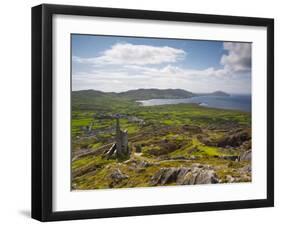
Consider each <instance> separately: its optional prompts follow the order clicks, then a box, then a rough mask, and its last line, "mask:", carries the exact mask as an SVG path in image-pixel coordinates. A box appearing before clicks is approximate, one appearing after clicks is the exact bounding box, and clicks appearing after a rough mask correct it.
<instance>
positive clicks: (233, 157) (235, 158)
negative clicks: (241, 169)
mask: <svg viewBox="0 0 281 226" xmlns="http://www.w3.org/2000/svg"><path fill="white" fill-rule="evenodd" d="M219 158H221V159H225V160H230V161H236V160H238V159H239V156H237V155H225V156H219Z"/></svg>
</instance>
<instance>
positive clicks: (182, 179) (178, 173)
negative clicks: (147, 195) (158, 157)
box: [151, 165, 219, 185]
mask: <svg viewBox="0 0 281 226" xmlns="http://www.w3.org/2000/svg"><path fill="white" fill-rule="evenodd" d="M218 182H219V180H218V178H217V176H216V174H215V172H214V170H212V169H209V168H208V167H207V168H204V166H201V165H200V167H197V166H195V167H191V168H188V167H180V168H175V167H170V168H161V169H160V170H159V171H158V172H157V173H156V174H155V175H154V176H153V177H152V179H151V184H152V185H165V184H169V183H176V184H179V185H193V184H214V183H218Z"/></svg>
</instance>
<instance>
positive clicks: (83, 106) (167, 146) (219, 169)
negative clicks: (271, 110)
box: [71, 91, 251, 190]
mask: <svg viewBox="0 0 281 226" xmlns="http://www.w3.org/2000/svg"><path fill="white" fill-rule="evenodd" d="M116 115H118V118H119V123H120V127H121V130H127V132H128V150H129V154H128V155H126V156H122V157H119V158H116V157H110V156H108V155H106V152H107V151H108V150H109V149H110V147H111V146H112V144H114V142H115V139H116V118H115V116H116ZM71 128H72V189H74V190H87V189H105V188H126V187H148V186H163V185H192V184H209V183H236V182H237V183H238V182H250V181H251V114H250V113H246V112H240V111H235V110H221V109H213V108H206V107H200V106H199V105H196V104H176V105H161V106H150V107H144V106H140V105H139V104H137V103H136V102H135V98H130V97H128V96H126V95H124V96H122V97H120V96H119V97H116V95H115V94H110V93H109V94H106V95H105V94H104V93H102V92H97V91H84V92H73V94H72V121H71Z"/></svg>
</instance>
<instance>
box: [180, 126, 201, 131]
mask: <svg viewBox="0 0 281 226" xmlns="http://www.w3.org/2000/svg"><path fill="white" fill-rule="evenodd" d="M182 129H183V130H184V131H188V132H191V133H202V129H201V128H200V127H199V126H192V125H183V126H182Z"/></svg>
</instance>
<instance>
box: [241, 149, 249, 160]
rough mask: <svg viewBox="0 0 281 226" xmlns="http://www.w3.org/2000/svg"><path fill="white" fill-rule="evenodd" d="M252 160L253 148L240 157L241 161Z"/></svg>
mask: <svg viewBox="0 0 281 226" xmlns="http://www.w3.org/2000/svg"><path fill="white" fill-rule="evenodd" d="M251 160H252V150H248V151H245V152H243V153H242V154H241V155H240V157H239V161H251Z"/></svg>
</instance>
